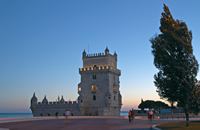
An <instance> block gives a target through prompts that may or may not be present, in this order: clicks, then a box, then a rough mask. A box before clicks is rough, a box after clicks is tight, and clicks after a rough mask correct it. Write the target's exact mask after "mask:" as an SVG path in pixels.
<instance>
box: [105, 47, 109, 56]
mask: <svg viewBox="0 0 200 130" xmlns="http://www.w3.org/2000/svg"><path fill="white" fill-rule="evenodd" d="M108 54H109V49H108V47H106V49H105V55H108Z"/></svg>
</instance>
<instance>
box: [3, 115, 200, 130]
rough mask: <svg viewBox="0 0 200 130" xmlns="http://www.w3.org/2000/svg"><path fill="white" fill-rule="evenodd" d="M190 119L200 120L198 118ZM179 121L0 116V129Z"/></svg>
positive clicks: (92, 129) (108, 127)
mask: <svg viewBox="0 0 200 130" xmlns="http://www.w3.org/2000/svg"><path fill="white" fill-rule="evenodd" d="M190 120H200V118H191V119H190ZM180 121H185V119H154V120H152V121H149V120H147V119H146V118H144V117H136V119H135V121H134V122H128V119H126V118H124V117H118V116H117V117H106V116H102V117H98V116H96V117H94V116H80V117H75V116H74V117H69V124H65V118H64V117H59V118H58V119H57V118H55V117H30V118H0V130H67V129H68V130H151V127H152V126H153V125H155V124H162V123H169V122H180ZM2 128H4V129H2ZM5 128H6V129H5Z"/></svg>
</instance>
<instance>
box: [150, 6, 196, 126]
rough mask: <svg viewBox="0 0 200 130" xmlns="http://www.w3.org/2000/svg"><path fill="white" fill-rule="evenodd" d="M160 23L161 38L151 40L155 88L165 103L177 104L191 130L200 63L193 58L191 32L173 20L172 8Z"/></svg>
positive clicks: (167, 10) (165, 7)
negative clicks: (193, 99) (191, 116)
mask: <svg viewBox="0 0 200 130" xmlns="http://www.w3.org/2000/svg"><path fill="white" fill-rule="evenodd" d="M163 9H164V12H163V13H162V17H161V19H160V24H161V26H160V28H159V29H160V31H161V34H159V35H156V36H155V37H153V38H151V39H150V42H151V43H152V54H153V55H154V65H155V67H156V68H157V69H158V70H159V72H158V73H157V74H155V75H154V79H155V81H154V84H155V86H156V87H157V92H158V94H159V96H160V97H161V98H162V99H166V100H168V101H170V102H171V103H174V102H178V103H179V104H181V107H183V109H184V111H185V115H186V126H189V112H191V110H193V109H192V108H191V107H192V105H191V103H192V104H194V102H196V101H194V102H192V100H190V99H192V98H190V97H191V95H192V93H193V92H194V91H195V90H194V89H195V82H196V76H197V72H198V66H199V65H198V62H197V60H196V58H195V56H194V55H193V48H192V32H191V31H189V30H188V28H187V26H186V24H185V23H184V22H182V21H179V20H174V19H173V17H172V15H171V13H170V11H169V8H168V7H167V6H166V5H165V4H164V8H163Z"/></svg>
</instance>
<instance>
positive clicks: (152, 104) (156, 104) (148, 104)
mask: <svg viewBox="0 0 200 130" xmlns="http://www.w3.org/2000/svg"><path fill="white" fill-rule="evenodd" d="M138 108H140V109H141V110H144V109H145V108H148V109H154V110H157V111H159V110H160V109H162V108H169V106H168V105H167V104H165V103H164V102H161V101H153V100H146V101H143V100H142V102H141V103H140V104H139V106H138Z"/></svg>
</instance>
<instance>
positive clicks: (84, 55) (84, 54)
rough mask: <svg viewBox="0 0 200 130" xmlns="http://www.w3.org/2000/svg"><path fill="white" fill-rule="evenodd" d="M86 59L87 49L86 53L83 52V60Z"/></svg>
mask: <svg viewBox="0 0 200 130" xmlns="http://www.w3.org/2000/svg"><path fill="white" fill-rule="evenodd" d="M85 57H86V52H85V49H84V51H83V57H82V58H83V59H84V58H85Z"/></svg>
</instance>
